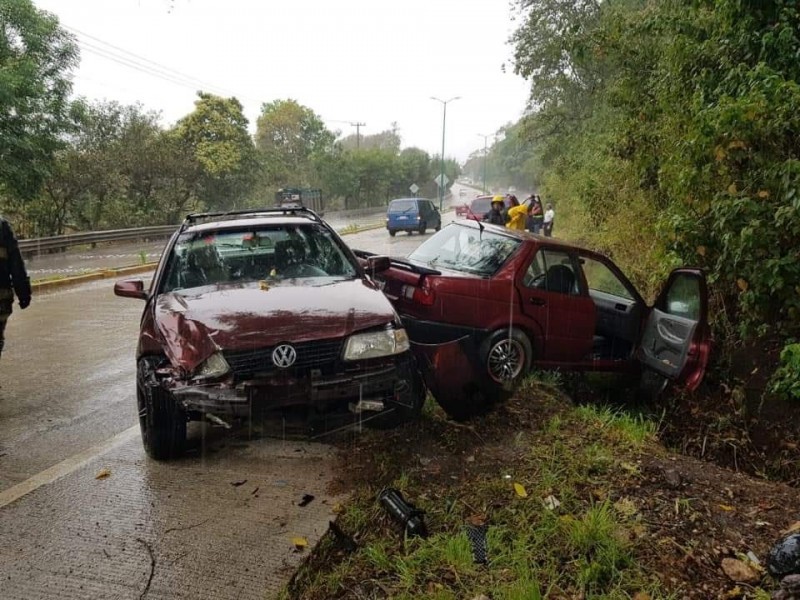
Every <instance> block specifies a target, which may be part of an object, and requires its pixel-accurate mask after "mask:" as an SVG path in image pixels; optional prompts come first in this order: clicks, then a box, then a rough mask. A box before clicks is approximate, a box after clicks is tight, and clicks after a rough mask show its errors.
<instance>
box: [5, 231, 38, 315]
mask: <svg viewBox="0 0 800 600" xmlns="http://www.w3.org/2000/svg"><path fill="white" fill-rule="evenodd" d="M12 288H13V289H14V292H15V293H16V295H17V298H19V300H20V302H21V303H24V304H26V305H27V304H28V302H30V299H31V281H30V279H28V272H27V271H26V270H25V263H24V262H23V261H22V254H20V251H19V246H17V238H15V237H14V231H13V230H12V229H11V225H9V224H8V221H6V220H5V219H4V218H3V217H0V290H10V289H12Z"/></svg>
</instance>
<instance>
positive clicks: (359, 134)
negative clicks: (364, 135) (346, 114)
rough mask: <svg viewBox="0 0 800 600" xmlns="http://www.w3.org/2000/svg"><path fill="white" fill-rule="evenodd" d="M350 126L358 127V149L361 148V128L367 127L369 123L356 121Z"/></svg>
mask: <svg viewBox="0 0 800 600" xmlns="http://www.w3.org/2000/svg"><path fill="white" fill-rule="evenodd" d="M350 126H351V127H355V128H356V150H358V149H359V148H361V128H362V127H366V126H367V124H366V123H359V122H355V123H350Z"/></svg>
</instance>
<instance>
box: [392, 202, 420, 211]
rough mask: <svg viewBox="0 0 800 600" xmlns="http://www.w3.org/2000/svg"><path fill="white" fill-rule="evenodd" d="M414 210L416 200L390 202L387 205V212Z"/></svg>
mask: <svg viewBox="0 0 800 600" xmlns="http://www.w3.org/2000/svg"><path fill="white" fill-rule="evenodd" d="M416 208H417V201H416V200H392V202H391V204H389V212H410V211H412V210H416Z"/></svg>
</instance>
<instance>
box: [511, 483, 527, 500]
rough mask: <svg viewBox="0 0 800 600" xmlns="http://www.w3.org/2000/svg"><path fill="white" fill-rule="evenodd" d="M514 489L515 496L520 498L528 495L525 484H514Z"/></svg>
mask: <svg viewBox="0 0 800 600" xmlns="http://www.w3.org/2000/svg"><path fill="white" fill-rule="evenodd" d="M514 491H515V492H517V496H519V497H520V498H527V497H528V492H527V491H526V490H525V486H523V485H522V484H521V483H515V484H514Z"/></svg>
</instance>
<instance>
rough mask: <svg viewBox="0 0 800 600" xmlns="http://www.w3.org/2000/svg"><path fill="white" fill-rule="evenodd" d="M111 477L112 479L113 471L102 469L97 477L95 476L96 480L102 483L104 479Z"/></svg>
mask: <svg viewBox="0 0 800 600" xmlns="http://www.w3.org/2000/svg"><path fill="white" fill-rule="evenodd" d="M109 477H111V471H110V470H108V469H100V470H99V471H98V472H97V475H95V476H94V478H95V479H99V480H101V481H102V480H103V479H108V478H109Z"/></svg>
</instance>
